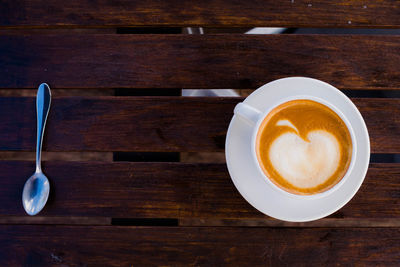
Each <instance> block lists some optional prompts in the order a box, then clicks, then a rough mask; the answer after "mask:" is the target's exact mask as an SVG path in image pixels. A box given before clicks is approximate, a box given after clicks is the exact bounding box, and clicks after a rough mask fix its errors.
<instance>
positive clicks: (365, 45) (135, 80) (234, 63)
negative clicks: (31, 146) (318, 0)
mask: <svg viewBox="0 0 400 267" xmlns="http://www.w3.org/2000/svg"><path fill="white" fill-rule="evenodd" d="M288 2H289V1H288ZM399 17H400V16H399ZM399 43H400V36H376V35H365V36H355V35H342V36H340V35H337V36H329V35H269V36H268V35H267V36H265V35H264V36H263V35H256V36H254V35H252V36H249V35H203V36H201V35H196V36H195V35H193V36H189V35H123V36H121V35H103V34H99V35H98V34H90V35H89V34H88V35H80V34H70V35H68V34H48V35H47V34H46V35H40V34H33V35H1V36H0V88H37V86H38V84H40V83H41V82H44V81H46V82H48V83H49V84H50V86H52V88H257V87H259V86H261V85H263V84H265V83H267V82H270V81H272V80H274V79H277V78H282V77H287V76H308V77H314V78H318V79H321V80H323V81H326V82H328V83H331V84H332V85H334V86H337V87H339V88H343V89H396V88H400V51H399Z"/></svg>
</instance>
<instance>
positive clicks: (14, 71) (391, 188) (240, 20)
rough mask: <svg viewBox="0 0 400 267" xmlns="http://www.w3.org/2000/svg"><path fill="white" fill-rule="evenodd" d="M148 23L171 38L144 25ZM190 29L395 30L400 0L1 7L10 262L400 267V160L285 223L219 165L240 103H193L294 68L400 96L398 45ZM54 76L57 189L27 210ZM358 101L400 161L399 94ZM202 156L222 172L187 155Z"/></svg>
mask: <svg viewBox="0 0 400 267" xmlns="http://www.w3.org/2000/svg"><path fill="white" fill-rule="evenodd" d="M144 26H146V27H147V26H152V27H158V29H153V28H151V29H149V28H130V27H144ZM186 26H203V27H210V28H224V29H223V30H220V32H224V31H225V32H229V29H227V28H229V27H243V28H247V27H254V26H278V27H339V28H353V27H354V28H359V27H366V28H372V27H376V28H398V27H400V5H399V3H398V2H395V1H389V0H382V1H372V0H366V1H326V0H320V1H302V0H292V1H290V0H288V1H272V0H265V1H256V0H248V1H241V2H240V1H234V0H223V1H222V0H215V1H176V0H164V1H158V0H149V1H136V0H131V1H105V0H81V1H60V0H54V1H39V0H20V1H14V0H3V1H0V28H1V29H0V88H1V89H2V90H0V93H1V97H0V119H1V123H0V150H1V152H0V157H1V159H2V161H0V170H1V175H0V203H1V205H0V214H1V217H0V222H1V224H0V245H1V249H0V265H1V266H22V265H23V266H47V265H58V266H103V265H104V266H120V265H122V266H148V265H170V266H180V265H183V266H188V265H193V266H222V265H233V266H258V265H269V266H280V265H284V266H286V265H294V266H299V265H308V266H326V265H337V264H338V265H353V264H356V265H360V266H364V265H373V266H375V265H385V266H387V265H397V266H398V265H399V263H400V247H399V243H400V230H399V229H400V228H399V227H400V221H399V219H400V205H399V204H400V165H399V163H393V162H380V163H371V165H370V168H369V171H368V174H367V177H366V179H365V182H364V184H363V185H362V187H361V189H360V191H359V192H358V194H357V195H356V196H355V197H354V198H353V199H352V200H351V201H350V203H348V204H347V205H346V206H345V207H344V208H342V209H341V210H339V211H338V212H336V213H335V214H333V215H331V216H329V217H327V218H325V219H321V220H318V221H314V222H309V223H287V222H282V221H277V220H274V219H271V218H269V217H268V216H265V215H263V214H261V213H259V212H258V211H256V210H255V209H254V208H252V207H251V206H250V205H249V204H248V203H247V202H246V201H245V200H244V199H243V198H242V197H241V196H240V194H239V193H238V192H237V190H236V189H235V187H234V186H233V184H232V182H231V180H230V177H229V175H228V172H227V168H226V165H225V163H224V162H216V161H214V160H212V157H215V156H216V155H217V157H218V153H219V154H220V155H219V156H221V155H223V151H224V141H225V134H226V130H227V126H228V124H229V121H230V118H231V116H232V111H233V107H234V106H235V105H236V104H237V103H238V102H239V101H242V100H243V98H205V97H198V98H186V97H181V96H179V94H180V89H181V88H205V89H207V88H234V89H255V88H257V87H258V86H260V85H263V84H265V83H267V82H269V81H271V80H274V79H277V78H281V77H287V76H309V77H314V78H317V79H321V80H324V81H326V82H328V83H331V84H333V85H334V86H336V87H338V88H340V89H343V90H346V92H350V93H351V92H352V91H351V90H374V91H373V92H375V93H376V92H378V93H379V92H383V90H398V89H399V88H400V36H397V35H391V36H389V35H386V36H378V35H290V34H283V35H255V36H254V35H253V36H249V35H243V34H228V33H222V34H205V35H185V34H179V32H180V29H181V28H182V27H186ZM127 27H128V28H127ZM160 27H167V28H161V29H159V28H160ZM170 27H174V28H170ZM174 31H176V32H178V33H177V34H169V33H170V32H174ZM138 32H139V33H141V34H122V33H138ZM146 32H147V33H148V32H154V33H155V34H145V33H146ZM41 82H48V83H49V84H50V86H51V87H52V89H53V96H54V97H53V102H52V108H51V110H50V114H49V119H48V125H47V128H46V136H45V143H44V149H45V151H47V152H46V153H45V154H44V159H45V160H46V162H45V163H44V167H43V168H44V171H45V173H46V174H47V175H48V177H49V178H50V183H51V195H50V199H49V202H48V204H47V206H46V207H45V209H44V210H43V211H42V212H41V213H40V214H39V215H38V216H35V217H28V216H26V215H25V213H24V210H23V207H22V203H21V193H22V187H23V185H24V182H25V180H26V179H27V178H28V177H29V176H30V175H31V173H32V172H33V170H34V162H33V159H34V154H33V153H32V152H29V151H34V149H35V135H36V118H35V99H34V97H33V96H34V94H35V90H31V89H36V88H37V86H38V85H39V84H40V83H41ZM361 92H363V91H361ZM143 95H148V96H143ZM352 100H353V101H354V103H355V104H356V105H357V107H358V108H359V110H360V111H361V113H362V115H363V116H364V118H365V120H366V124H367V126H368V129H369V133H370V138H371V151H372V153H373V154H396V153H400V138H399V134H400V99H396V98H353V99H352ZM139 152H140V153H139ZM179 153H182V154H181V160H179V158H180V157H179V155H180V154H179ZM194 153H202V154H203V155H206V159H209V160H208V162H206V163H204V162H198V160H197V161H196V160H191V161H189V160H186V162H183V161H184V160H183V158H184V157H183V155H186V159H187V155H188V154H189V155H193V154H194ZM378 158H379V156H378ZM21 159H22V160H21ZM197 159H198V158H197ZM193 161H194V162H193Z"/></svg>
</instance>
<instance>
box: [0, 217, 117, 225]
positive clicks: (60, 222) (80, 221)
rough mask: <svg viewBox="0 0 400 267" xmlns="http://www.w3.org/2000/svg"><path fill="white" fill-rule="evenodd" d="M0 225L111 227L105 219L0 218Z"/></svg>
mask: <svg viewBox="0 0 400 267" xmlns="http://www.w3.org/2000/svg"><path fill="white" fill-rule="evenodd" d="M0 224H52V225H55V224H56V225H91V226H94V225H111V218H106V217H84V216H81V217H71V216H58V217H55V216H41V215H38V216H0Z"/></svg>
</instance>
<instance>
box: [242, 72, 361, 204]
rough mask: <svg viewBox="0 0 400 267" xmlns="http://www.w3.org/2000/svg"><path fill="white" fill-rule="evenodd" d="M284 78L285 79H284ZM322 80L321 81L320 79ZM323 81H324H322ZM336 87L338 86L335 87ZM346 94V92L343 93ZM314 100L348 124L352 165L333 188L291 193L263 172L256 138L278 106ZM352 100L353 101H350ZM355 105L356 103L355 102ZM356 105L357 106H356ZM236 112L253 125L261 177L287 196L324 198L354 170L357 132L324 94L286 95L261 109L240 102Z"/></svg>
mask: <svg viewBox="0 0 400 267" xmlns="http://www.w3.org/2000/svg"><path fill="white" fill-rule="evenodd" d="M290 79H298V82H301V81H302V79H309V78H302V77H296V78H290ZM282 80H284V79H282ZM279 81H280V80H277V81H274V83H277V82H279ZM319 82H321V81H319ZM321 83H323V82H321ZM323 84H324V85H326V83H323ZM335 89H336V88H335ZM321 90H324V88H323V87H322V88H321ZM336 90H337V91H338V92H339V93H340V94H343V93H341V92H340V91H339V90H338V89H336ZM343 96H344V94H343ZM344 97H345V98H346V99H347V100H348V101H350V99H348V98H347V97H346V96H344ZM303 99H304V100H313V101H316V102H318V103H321V104H323V105H325V106H327V107H329V108H330V109H331V110H333V111H334V112H335V113H336V114H337V115H338V116H339V117H340V118H341V119H342V120H343V121H344V123H345V124H346V126H347V129H348V130H349V132H350V136H351V140H352V144H353V145H352V154H351V161H350V165H349V167H348V169H347V172H346V174H345V175H344V177H343V178H342V179H341V180H340V181H339V182H338V183H337V184H336V185H334V186H333V187H332V188H330V189H328V190H326V191H324V192H321V193H316V194H312V195H299V194H294V193H290V192H288V191H285V190H283V189H282V188H280V187H278V186H277V185H276V184H275V183H273V182H272V181H271V180H270V179H269V178H268V177H267V175H266V174H265V173H264V172H263V170H262V168H261V166H260V163H259V160H258V158H257V152H256V149H257V148H256V139H257V133H258V132H259V130H260V126H261V124H262V122H263V121H264V119H265V117H266V116H267V115H268V114H269V113H270V112H271V111H272V110H273V109H274V108H276V107H277V106H279V105H281V104H283V103H286V102H288V101H291V100H303ZM350 102H351V101H350ZM353 105H354V104H353ZM354 107H355V106H354ZM234 114H235V115H238V116H239V117H241V118H243V119H244V120H245V121H247V122H248V124H249V125H250V127H252V137H251V153H252V160H253V161H254V162H255V166H257V169H258V172H259V173H260V177H264V180H265V181H266V182H267V183H268V184H269V186H271V187H272V188H274V189H275V190H277V191H279V192H280V193H281V194H285V195H287V196H290V197H293V198H303V199H316V198H323V197H326V196H328V195H330V194H331V193H333V192H334V191H336V190H337V189H338V188H340V187H341V186H342V185H343V184H345V182H346V180H347V179H348V177H349V175H350V173H351V172H352V170H353V168H354V165H355V162H356V160H357V159H356V155H357V153H356V152H357V142H356V134H355V132H354V129H353V127H352V125H351V124H350V123H349V121H348V119H347V118H346V116H345V115H344V114H343V113H342V112H341V110H340V109H339V108H337V107H336V106H335V105H334V104H332V103H331V102H330V101H329V99H327V98H324V97H323V96H318V97H316V96H313V95H307V94H301V95H299V94H293V95H291V96H288V97H285V98H283V99H279V100H277V101H276V102H275V103H274V104H273V105H270V106H269V107H268V108H267V109H265V110H259V109H257V108H255V107H253V106H250V105H248V104H246V103H243V102H241V103H239V104H237V105H236V107H235V110H234Z"/></svg>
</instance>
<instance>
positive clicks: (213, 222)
mask: <svg viewBox="0 0 400 267" xmlns="http://www.w3.org/2000/svg"><path fill="white" fill-rule="evenodd" d="M24 218H26V217H24ZM179 225H180V226H225V227H297V228H301V227H318V228H326V227H330V228H354V227H357V228H368V227H381V228H383V227H384V228H400V220H399V219H398V218H372V219H371V218H362V219H360V218H341V219H338V218H332V217H328V218H323V219H319V220H315V221H311V222H303V223H298V222H285V221H281V220H276V219H272V218H252V219H248V218H245V219H241V218H235V219H220V218H217V219H216V218H180V219H179Z"/></svg>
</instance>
